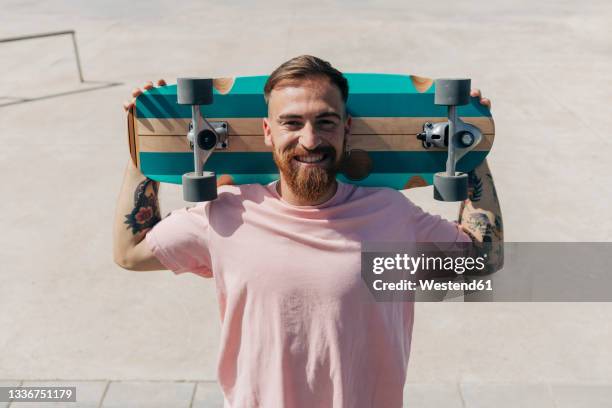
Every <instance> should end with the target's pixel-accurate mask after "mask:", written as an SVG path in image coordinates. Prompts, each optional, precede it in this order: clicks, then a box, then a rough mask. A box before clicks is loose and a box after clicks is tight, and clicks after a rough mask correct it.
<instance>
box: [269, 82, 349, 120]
mask: <svg viewBox="0 0 612 408" xmlns="http://www.w3.org/2000/svg"><path fill="white" fill-rule="evenodd" d="M313 101H315V102H316V101H319V102H321V105H326V106H325V107H323V106H321V107H320V108H321V109H322V110H323V111H329V112H340V111H342V110H343V109H344V101H343V100H342V95H341V93H340V90H339V89H338V87H337V86H335V85H334V84H333V83H332V82H331V81H330V80H329V79H328V78H325V77H322V78H306V79H286V80H283V81H281V82H279V83H278V84H277V85H276V86H275V87H274V89H273V90H272V91H271V92H270V99H269V108H270V107H274V108H275V109H274V110H275V111H277V113H280V111H285V110H291V109H292V108H295V107H297V105H299V104H300V103H301V102H311V103H312V102H313Z"/></svg>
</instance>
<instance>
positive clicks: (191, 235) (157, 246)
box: [145, 202, 213, 278]
mask: <svg viewBox="0 0 612 408" xmlns="http://www.w3.org/2000/svg"><path fill="white" fill-rule="evenodd" d="M209 204H210V203H208V202H206V203H198V204H197V205H196V206H195V207H187V208H180V209H177V210H174V211H172V212H171V213H170V214H169V215H168V216H167V217H165V218H164V219H162V220H161V221H160V222H158V223H157V224H155V226H154V227H153V229H151V230H150V231H149V232H148V233H147V235H146V236H145V239H146V241H147V244H148V245H149V247H150V248H151V251H152V252H153V254H154V255H155V257H156V258H157V259H158V260H159V261H160V262H161V263H162V264H163V265H164V266H165V267H166V268H168V269H169V270H171V271H172V272H174V273H176V274H180V273H184V272H191V273H195V274H196V275H200V276H202V277H205V278H212V276H213V273H212V265H211V258H210V251H209V241H208V236H209V234H208V226H209V222H208V209H209Z"/></svg>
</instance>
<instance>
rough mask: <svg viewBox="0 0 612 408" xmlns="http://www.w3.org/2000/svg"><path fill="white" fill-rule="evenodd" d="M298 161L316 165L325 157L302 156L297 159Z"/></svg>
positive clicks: (314, 155)
mask: <svg viewBox="0 0 612 408" xmlns="http://www.w3.org/2000/svg"><path fill="white" fill-rule="evenodd" d="M296 160H297V161H300V162H303V163H316V162H319V161H321V160H323V155H322V154H313V155H312V156H300V157H296Z"/></svg>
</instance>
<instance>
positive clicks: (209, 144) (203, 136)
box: [198, 129, 217, 150]
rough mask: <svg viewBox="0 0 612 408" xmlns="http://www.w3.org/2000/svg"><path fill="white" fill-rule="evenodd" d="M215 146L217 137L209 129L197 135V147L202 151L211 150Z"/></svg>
mask: <svg viewBox="0 0 612 408" xmlns="http://www.w3.org/2000/svg"><path fill="white" fill-rule="evenodd" d="M216 145H217V135H216V133H215V132H213V131H212V130H210V129H204V130H202V131H201V132H200V133H198V146H199V147H200V149H202V150H211V149H213V148H214V147H215V146H216Z"/></svg>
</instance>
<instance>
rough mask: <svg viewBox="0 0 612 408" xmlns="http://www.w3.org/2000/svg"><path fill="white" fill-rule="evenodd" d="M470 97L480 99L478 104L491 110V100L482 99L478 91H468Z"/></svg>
mask: <svg viewBox="0 0 612 408" xmlns="http://www.w3.org/2000/svg"><path fill="white" fill-rule="evenodd" d="M470 96H472V97H474V98H480V104H481V105H484V106H486V107H487V108H489V109H491V100H490V99H489V98H483V97H482V95H481V93H480V89H472V90H471V91H470Z"/></svg>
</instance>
